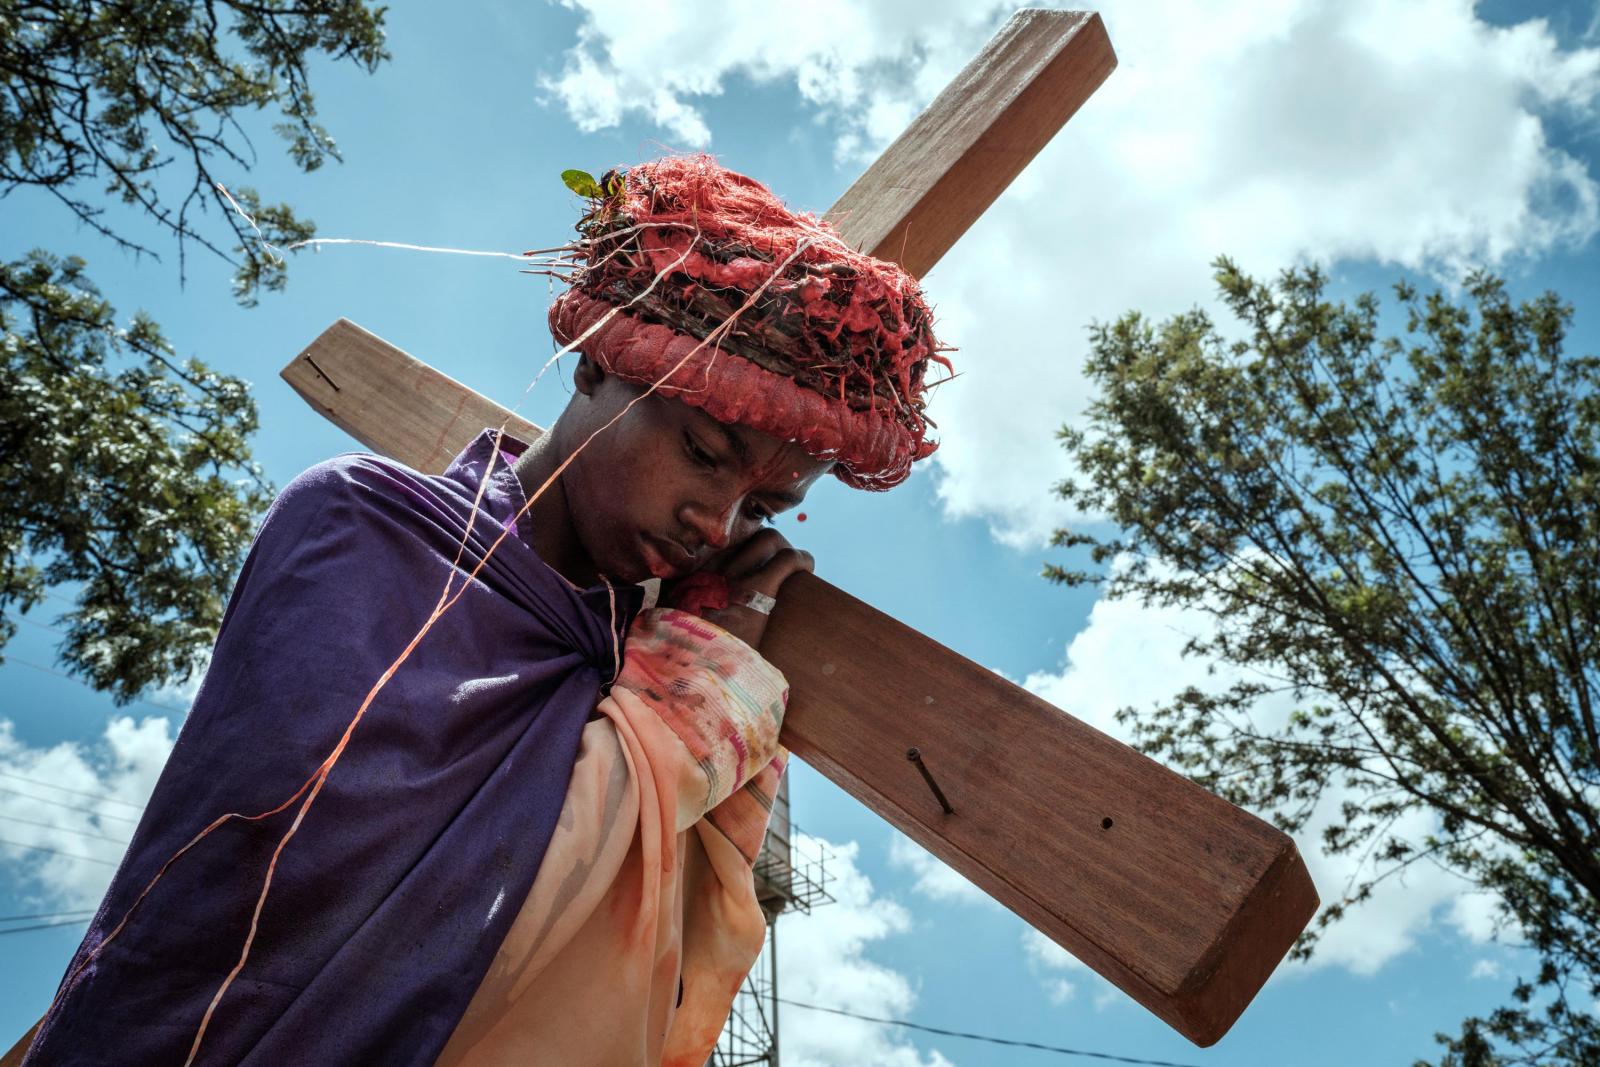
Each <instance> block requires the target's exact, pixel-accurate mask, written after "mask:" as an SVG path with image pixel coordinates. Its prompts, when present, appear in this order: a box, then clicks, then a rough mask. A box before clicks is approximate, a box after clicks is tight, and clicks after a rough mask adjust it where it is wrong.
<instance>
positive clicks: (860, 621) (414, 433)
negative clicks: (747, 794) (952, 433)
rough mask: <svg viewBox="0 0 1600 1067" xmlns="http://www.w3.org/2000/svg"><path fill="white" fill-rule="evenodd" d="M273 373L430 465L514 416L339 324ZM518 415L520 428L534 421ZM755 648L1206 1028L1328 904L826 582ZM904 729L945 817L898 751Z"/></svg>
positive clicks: (1096, 744) (1028, 892)
mask: <svg viewBox="0 0 1600 1067" xmlns="http://www.w3.org/2000/svg"><path fill="white" fill-rule="evenodd" d="M283 376H284V378H285V379H286V380H288V381H289V383H290V384H291V385H292V386H293V387H294V388H295V390H296V391H297V392H299V393H300V394H301V395H302V396H303V397H305V398H306V400H307V401H308V402H310V403H311V404H312V406H313V407H315V408H316V409H317V410H319V411H321V412H323V413H324V414H326V415H327V416H328V417H329V418H331V419H332V420H333V421H334V422H336V423H337V424H338V425H340V426H342V427H344V428H345V429H346V430H347V431H349V432H350V433H351V434H352V435H353V436H355V437H356V439H357V440H359V441H361V442H362V443H363V444H365V445H367V446H368V447H369V448H372V449H374V450H375V451H379V452H383V453H385V454H387V455H389V456H392V457H394V458H395V459H398V460H400V461H401V462H403V463H406V464H408V465H410V466H413V467H416V468H418V469H421V470H427V471H434V472H437V471H441V470H443V469H444V466H445V464H446V463H447V462H448V460H449V458H450V457H452V456H454V455H455V453H456V452H457V451H459V450H460V449H461V448H462V447H463V446H464V445H465V444H466V443H467V441H469V440H470V439H471V438H472V437H473V436H474V435H475V434H476V433H477V432H478V431H479V430H481V429H482V428H483V427H484V426H498V425H500V424H501V422H502V420H504V419H506V418H507V413H506V412H505V411H504V409H502V408H499V407H498V406H497V405H495V404H494V403H493V402H492V401H490V400H488V399H487V398H485V397H483V396H480V395H479V394H477V393H474V392H472V391H471V390H468V389H467V388H466V387H465V386H462V385H460V384H459V383H457V382H455V381H453V380H452V379H450V378H448V377H446V376H444V375H442V374H439V373H438V372H437V371H433V370H432V369H431V368H428V367H427V366H426V365H425V364H422V363H421V362H420V361H418V360H416V359H415V358H413V357H412V356H409V355H407V354H406V353H404V352H402V351H400V350H399V349H397V348H394V347H393V346H391V345H388V344H386V343H385V342H384V341H382V340H381V339H379V338H377V337H375V336H373V335H372V334H370V333H368V332H367V331H365V330H363V329H361V328H360V327H359V326H356V325H355V324H354V323H351V322H348V321H346V320H340V321H339V322H337V323H335V324H334V325H333V326H332V327H330V328H329V329H328V330H327V331H326V332H324V333H323V334H322V336H320V337H318V338H317V339H316V340H315V341H314V342H313V343H312V344H311V345H310V346H309V347H308V348H307V349H306V350H305V351H304V352H302V353H301V354H300V355H299V356H297V357H296V358H295V359H294V360H293V361H291V362H290V364H289V365H288V367H286V368H285V369H284V371H283ZM335 383H337V385H338V388H334V385H335ZM512 420H513V421H512V423H511V425H510V426H508V428H510V429H512V430H513V433H514V435H516V436H523V437H524V439H527V437H526V435H530V434H537V433H539V432H541V431H539V429H538V428H537V427H535V426H533V425H532V424H530V423H527V422H526V421H524V420H520V419H515V417H512ZM762 652H763V654H764V655H766V656H767V657H768V658H770V659H771V660H772V662H773V663H774V664H776V665H777V666H778V667H779V669H781V670H782V671H783V672H784V674H785V675H786V676H787V677H788V679H789V683H790V687H791V691H792V696H791V700H790V705H789V711H788V714H787V716H786V718H785V721H784V729H783V740H784V743H785V744H786V745H788V746H789V747H790V748H791V749H792V750H793V751H794V753H795V754H796V755H797V756H799V757H800V758H802V759H804V760H805V761H806V762H808V763H810V764H811V765H812V766H814V767H816V768H817V769H818V770H819V771H821V772H822V773H823V774H825V775H827V776H828V777H829V778H830V779H832V780H833V781H835V782H837V783H838V784H839V785H840V786H842V787H843V788H844V789H845V790H846V791H848V792H849V793H850V794H851V795H852V796H855V797H856V798H858V799H859V800H861V801H862V802H863V803H865V804H866V805H867V806H868V807H869V808H871V809H872V810H873V811H875V812H877V813H878V814H879V815H881V816H883V818H885V819H887V820H888V821H889V822H890V823H892V824H893V825H895V826H896V827H898V828H899V829H901V830H902V831H903V832H905V833H906V834H907V835H908V836H909V837H911V838H912V839H913V840H914V841H917V842H918V843H919V844H921V845H922V846H923V847H925V848H927V849H928V850H929V851H931V852H932V853H933V854H934V855H936V856H938V857H939V858H940V859H942V860H944V861H945V862H946V863H948V864H950V866H952V867H953V868H955V870H957V871H958V872H960V873H961V874H962V875H964V876H966V877H967V878H968V879H970V880H971V881H972V882H973V883H974V884H976V885H977V886H978V887H979V888H981V889H983V890H984V891H985V892H987V893H989V894H990V895H991V896H993V897H994V898H995V899H997V900H999V901H1000V902H1001V903H1003V904H1005V905H1006V906H1007V907H1009V908H1010V909H1011V910H1012V911H1014V912H1016V913H1017V914H1018V915H1020V916H1022V918H1023V919H1025V920H1026V921H1027V922H1029V923H1030V924H1032V925H1033V926H1034V927H1036V928H1037V929H1039V930H1041V931H1042V932H1044V933H1045V934H1046V935H1048V936H1049V937H1050V938H1051V939H1053V940H1054V941H1056V942H1057V943H1058V944H1060V945H1062V946H1063V947H1065V948H1066V949H1067V950H1068V951H1070V952H1072V953H1073V954H1074V955H1076V956H1077V957H1078V958H1079V959H1081V960H1083V961H1084V962H1085V963H1087V964H1088V965H1089V966H1091V967H1093V968H1094V969H1095V970H1096V971H1098V972H1099V973H1100V974H1102V975H1104V976H1105V977H1106V978H1108V979H1110V980H1111V981H1112V982H1113V983H1115V984H1116V985H1117V986H1119V987H1120V988H1122V989H1123V990H1125V991H1126V992H1127V993H1128V994H1129V995H1131V996H1132V997H1133V998H1134V999H1135V1000H1137V1001H1139V1002H1140V1003H1141V1004H1144V1005H1145V1006H1146V1007H1147V1008H1149V1009H1150V1010H1151V1011H1153V1012H1155V1014H1157V1015H1158V1016H1160V1017H1161V1018H1163V1019H1165V1020H1166V1021H1167V1022H1168V1023H1169V1024H1171V1025H1172V1026H1173V1027H1174V1028H1176V1029H1177V1030H1179V1031H1180V1032H1181V1033H1183V1034H1184V1035H1186V1036H1187V1037H1189V1038H1190V1039H1191V1040H1193V1041H1195V1042H1197V1043H1199V1044H1202V1045H1207V1044H1210V1043H1212V1042H1214V1041H1215V1040H1217V1038H1219V1037H1221V1036H1222V1034H1223V1033H1225V1032H1226V1031H1227V1029H1228V1027H1229V1026H1230V1025H1232V1023H1233V1021H1234V1020H1235V1019H1236V1018H1237V1017H1238V1015H1239V1013H1240V1012H1242V1011H1243V1010H1244V1008H1245V1006H1246V1005H1247V1004H1249V1002H1250V1000H1251V998H1253V997H1254V995H1255V993H1256V991H1257V990H1258V989H1259V988H1260V987H1261V984H1262V983H1263V982H1264V981H1266V978H1267V976H1268V975H1269V974H1271V972H1272V970H1273V968H1274V967H1275V966H1276V965H1277V963H1278V962H1279V960H1281V959H1282V958H1283V956H1284V954H1285V953H1286V952H1287V951H1288V948H1289V946H1290V945H1291V944H1292V942H1293V940H1294V938H1295V936H1296V935H1298V933H1299V932H1300V931H1301V930H1302V929H1303V928H1304V927H1305V924H1306V923H1307V922H1309V921H1310V919H1311V916H1312V914H1313V913H1314V912H1315V910H1316V906H1317V896H1316V891H1315V889H1314V888H1313V887H1312V885H1311V880H1310V878H1309V877H1308V875H1307V873H1306V870H1305V866H1304V864H1303V863H1302V862H1301V860H1300V856H1299V854H1298V853H1297V852H1296V850H1295V847H1294V843H1293V842H1292V841H1291V840H1290V839H1289V838H1288V837H1286V836H1285V835H1283V834H1282V833H1280V832H1278V831H1277V830H1276V829H1274V828H1272V827H1271V826H1269V825H1267V824H1266V823H1264V822H1262V821H1261V820H1260V819H1257V818H1256V817H1255V816H1253V815H1249V814H1247V813H1246V812H1243V811H1241V810H1239V809H1238V808H1235V807H1233V806H1232V805H1230V804H1228V803H1226V802H1225V801H1222V800H1220V799H1218V798H1217V797H1215V796H1212V795H1211V794H1210V793H1207V792H1206V791H1205V790H1203V789H1201V788H1200V787H1198V786H1196V785H1194V784H1193V783H1191V782H1189V781H1188V780H1187V779H1184V778H1182V777H1180V776H1178V775H1176V774H1173V773H1172V772H1171V771H1168V770H1166V769H1165V768H1163V767H1161V766H1160V765H1159V764H1157V763H1155V762H1153V761H1151V760H1150V759H1148V758H1146V757H1145V756H1143V755H1141V754H1139V753H1137V752H1135V751H1133V750H1132V749H1130V748H1128V747H1127V746H1125V745H1123V744H1121V743H1120V742H1117V741H1114V740H1112V739H1111V738H1109V737H1106V736H1105V735H1103V734H1101V733H1099V732H1097V731H1095V730H1094V729H1093V728H1091V727H1089V726H1087V725H1085V724H1084V723H1082V722H1080V721H1078V720H1077V719H1074V718H1073V717H1072V716H1070V715H1067V714H1066V713H1065V712H1062V711H1060V710H1058V709H1056V708H1054V707H1052V706H1050V705H1049V704H1046V703H1045V702H1044V701H1042V700H1040V699H1039V698H1037V697H1035V696H1033V695H1032V694H1030V693H1028V692H1027V691H1025V690H1023V689H1020V688H1018V687H1017V686H1015V685H1012V684H1011V683H1010V682H1007V681H1006V680H1005V679H1003V678H1001V677H1000V676H998V675H996V674H994V673H993V672H992V671H989V670H987V669H985V668H983V667H981V666H979V665H978V664H975V663H973V662H971V661H970V660H967V659H965V658H963V657H961V656H959V655H957V654H956V653H954V652H952V651H950V650H949V649H947V648H944V647H943V646H941V645H939V644H938V643H937V642H934V641H932V640H930V639H929V638H927V637H924V636H923V635H921V634H919V633H917V632H916V631H914V630H912V629H911V628H909V627H907V626H905V625H903V624H901V623H899V622H897V621H895V620H894V619H891V618H889V617H888V616H886V615H884V614H883V613H882V612H879V611H877V610H875V609H874V608H872V607H869V606H868V605H866V604H864V603H862V602H861V601H860V600H857V599H856V598H854V597H852V596H850V595H849V594H847V593H844V592H841V591H840V590H838V589H835V588H834V587H833V586H831V585H829V584H828V583H827V582H825V581H823V580H821V579H819V578H815V577H812V576H811V575H804V574H802V575H797V576H795V577H794V578H792V579H791V580H790V581H789V582H788V583H787V584H786V585H785V586H784V589H783V596H782V597H781V598H780V600H779V602H778V608H777V610H776V611H775V612H774V613H773V617H772V622H771V624H770V626H769V627H768V630H767V636H766V639H765V641H764V643H763V645H762ZM913 746H915V747H917V748H919V749H920V750H921V752H922V754H923V758H924V761H925V763H926V765H927V767H928V768H929V771H930V772H931V773H932V774H933V775H934V776H935V777H936V778H937V780H938V781H939V783H940V786H941V788H943V789H944V791H945V792H946V794H948V796H949V798H950V801H951V803H952V805H953V806H954V808H955V814H954V815H945V814H944V813H943V811H942V809H941V808H940V807H939V805H938V803H937V802H936V801H935V800H934V797H933V795H932V793H931V792H930V791H929V790H928V788H927V786H926V785H925V784H924V782H923V780H922V778H921V776H920V775H919V774H918V772H917V770H916V768H915V766H914V765H913V764H911V763H909V762H908V761H907V760H906V751H907V749H909V748H911V747H913ZM1107 820H1109V825H1107V824H1106V822H1107Z"/></svg>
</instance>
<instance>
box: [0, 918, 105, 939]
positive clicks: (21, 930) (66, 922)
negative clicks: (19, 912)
mask: <svg viewBox="0 0 1600 1067" xmlns="http://www.w3.org/2000/svg"><path fill="white" fill-rule="evenodd" d="M92 918H94V916H92V915H91V916H89V918H87V919H62V920H61V921H60V922H56V923H36V924H35V925H33V926H13V927H12V928H11V929H9V930H0V937H3V936H5V935H6V934H25V933H27V932H28V931H29V930H48V929H50V928H51V927H53V926H77V925H79V924H80V923H86V922H88V921H89V919H92Z"/></svg>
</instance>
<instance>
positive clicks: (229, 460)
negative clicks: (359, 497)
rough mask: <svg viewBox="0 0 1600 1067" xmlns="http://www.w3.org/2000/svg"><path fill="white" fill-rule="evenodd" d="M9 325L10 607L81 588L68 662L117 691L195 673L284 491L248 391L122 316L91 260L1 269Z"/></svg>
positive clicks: (69, 620)
mask: <svg viewBox="0 0 1600 1067" xmlns="http://www.w3.org/2000/svg"><path fill="white" fill-rule="evenodd" d="M0 328H3V330H4V334H3V338H4V340H3V348H0V355H3V359H0V494H3V497H4V499H5V500H6V508H5V511H4V513H3V514H0V610H5V611H8V612H9V611H11V610H13V609H14V610H17V611H20V612H28V611H30V610H37V608H38V607H39V605H40V604H41V602H42V601H43V598H44V596H45V593H46V590H47V589H49V588H50V587H52V586H60V585H68V586H75V587H76V604H75V606H74V607H73V608H72V609H71V610H69V611H66V612H65V613H60V614H59V618H58V619H57V620H56V621H57V624H58V625H61V626H62V627H63V628H64V631H65V636H64V638H63V640H62V643H61V648H60V655H61V659H62V661H63V663H64V664H65V665H66V666H67V667H68V668H69V669H70V670H72V671H74V672H75V673H77V674H79V675H81V676H83V677H84V678H85V680H87V681H88V682H90V683H91V684H92V685H94V686H95V687H96V688H99V689H105V690H108V691H110V692H111V693H112V695H113V696H114V697H115V698H116V699H117V700H118V701H126V700H130V699H132V698H133V697H135V696H137V695H138V694H139V693H140V692H141V691H142V690H143V689H145V688H146V687H147V686H151V685H157V684H162V683H167V682H179V681H182V680H184V679H185V678H187V677H188V675H189V674H190V672H191V671H192V670H194V669H195V667H196V665H197V664H198V663H199V662H200V661H201V660H202V659H203V657H204V655H205V653H206V652H207V651H208V650H209V648H210V647H211V642H212V640H213V639H214V637H215V635H216V629H217V626H218V624H219V623H220V621H221V618H222V609H223V605H224V603H225V601H226V597H227V594H228V590H229V588H230V587H231V586H232V583H233V579H234V576H235V574H236V573H237V571H238V568H239V566H240V564H241V562H242V560H243V556H244V552H245V550H246V548H247V547H248V545H249V542H250V537H251V535H252V534H253V533H254V529H255V524H256V521H257V519H258V518H259V516H260V515H261V513H262V512H263V511H264V510H265V508H266V505H267V503H268V501H269V500H270V498H271V487H270V486H268V485H267V484H266V483H265V482H264V481H263V480H262V478H261V475H260V472H259V470H258V468H257V467H256V465H255V464H254V463H253V462H252V461H251V459H250V451H249V446H248V444H247V438H248V436H249V434H250V433H251V432H252V431H254V429H255V427H256V408H255V402H254V400H252V399H251V397H250V393H249V389H248V387H247V386H246V384H245V383H244V382H242V381H240V380H239V379H237V378H231V377H228V376H225V375H219V374H216V373H214V372H212V371H211V370H209V369H208V368H207V367H206V365H205V364H204V363H201V362H200V361H199V360H195V359H188V360H183V359H179V358H178V357H177V356H176V355H175V354H174V352H173V350H172V347H171V346H170V345H169V344H168V343H167V341H166V339H165V338H164V337H163V336H162V334H161V331H160V329H159V327H157V326H156V324H155V323H154V322H152V321H150V320H149V319H147V318H144V317H143V316H135V317H134V319H133V320H132V321H131V322H129V323H127V324H126V325H119V324H118V323H117V321H116V316H115V312H114V311H113V309H112V307H111V306H110V305H109V304H108V303H107V302H106V301H105V300H104V299H102V298H101V297H100V295H99V294H98V293H97V292H96V291H95V289H94V287H93V286H92V285H91V284H90V283H89V281H88V279H87V278H86V277H85V276H84V273H83V263H82V261H81V260H74V259H69V260H64V261H58V260H56V259H54V258H52V257H49V256H46V255H45V254H43V253H34V254H32V255H30V256H28V257H27V258H25V259H22V260H20V261H17V262H14V263H9V264H0ZM0 627H3V628H0V642H3V641H4V640H6V639H9V637H10V635H11V633H12V632H14V629H15V623H14V622H13V621H12V620H11V619H5V620H4V621H3V622H0Z"/></svg>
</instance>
